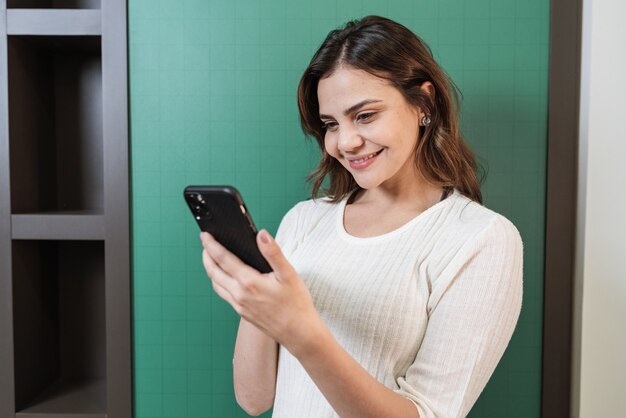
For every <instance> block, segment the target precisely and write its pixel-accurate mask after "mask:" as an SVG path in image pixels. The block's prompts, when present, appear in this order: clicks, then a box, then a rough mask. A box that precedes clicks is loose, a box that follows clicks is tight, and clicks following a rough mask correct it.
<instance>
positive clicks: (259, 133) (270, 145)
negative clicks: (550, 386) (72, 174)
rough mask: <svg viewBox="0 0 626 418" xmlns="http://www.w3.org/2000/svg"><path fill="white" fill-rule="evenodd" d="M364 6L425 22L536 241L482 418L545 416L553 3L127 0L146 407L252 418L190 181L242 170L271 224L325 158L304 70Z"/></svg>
mask: <svg viewBox="0 0 626 418" xmlns="http://www.w3.org/2000/svg"><path fill="white" fill-rule="evenodd" d="M367 14H380V15H383V16H387V17H390V18H392V19H395V20H398V21H399V22H401V23H403V24H405V25H407V26H408V27H410V28H411V29H413V30H414V31H415V32H416V33H418V34H419V35H420V36H422V37H423V38H424V39H425V40H426V41H427V42H428V43H429V45H430V46H431V48H432V50H433V52H434V54H435V56H436V58H437V59H438V60H439V62H440V63H441V64H442V66H443V67H444V68H445V69H446V71H448V73H449V74H450V75H451V76H452V78H453V79H454V80H455V82H456V83H457V84H458V86H459V87H460V89H461V91H462V93H463V96H464V100H463V105H462V127H463V130H464V132H465V134H466V136H467V139H468V141H469V142H470V144H471V145H472V147H473V148H474V150H475V151H476V152H477V154H478V156H479V158H480V160H481V162H482V163H483V164H484V165H485V166H486V168H487V170H488V174H487V178H486V181H485V182H484V184H483V192H484V195H485V203H486V206H488V207H490V208H492V209H494V210H496V211H499V212H501V213H503V214H504V215H505V216H507V217H508V218H509V219H511V220H512V221H513V222H514V223H515V224H516V225H517V227H518V229H519V230H520V232H521V234H522V238H523V240H524V251H525V254H524V263H525V265H524V292H525V294H524V303H523V308H522V314H521V317H520V321H519V324H518V326H517V329H516V331H515V334H514V336H513V339H512V341H511V344H510V345H509V348H508V349H507V351H506V353H505V356H504V358H503V360H502V362H501V364H500V365H499V366H498V368H497V370H496V372H495V374H494V376H493V378H492V379H491V381H490V382H489V384H488V386H487V388H486V389H485V391H484V392H483V394H482V395H481V398H480V399H479V401H478V402H477V404H476V406H475V408H474V409H473V411H472V413H471V414H470V417H474V418H478V417H480V418H496V417H497V418H507V417H508V418H517V417H520V418H522V417H523V418H533V417H539V416H540V400H541V397H540V394H541V335H542V303H543V294H542V290H543V267H542V266H543V254H544V247H543V237H544V203H545V176H546V173H545V161H546V140H547V129H546V127H547V101H548V100H547V94H548V93H547V85H548V82H547V80H548V37H549V1H548V0H529V1H525V2H519V1H513V0H498V1H490V0H475V1H472V2H467V1H463V0H439V1H432V0H419V1H415V0H400V1H392V0H389V1H373V0H370V1H368V0H363V1H355V0H349V1H348V0H320V1H316V2H305V1H287V0H263V1H260V0H236V1H224V0H179V1H171V0H167V1H166V0H158V1H157V0H129V32H130V33H129V42H130V49H129V51H130V52H129V53H130V100H131V103H130V104H131V155H132V190H133V192H132V209H133V231H132V232H133V262H134V267H133V273H134V280H133V292H134V299H133V301H134V355H135V368H134V374H135V415H136V417H138V418H151V417H167V418H170V417H171V418H174V417H189V418H195V417H212V418H235V417H245V416H247V415H246V414H245V413H244V412H243V411H242V410H241V409H239V407H238V406H237V405H236V402H235V399H234V395H233V389H232V376H231V374H232V350H233V346H234V339H235V334H236V326H237V322H238V317H237V316H236V314H235V313H234V312H233V311H232V310H231V309H230V307H229V306H228V305H227V304H226V303H225V302H223V301H222V300H221V299H219V297H217V296H216V295H215V294H213V292H212V290H211V287H210V284H209V282H208V279H207V278H206V275H205V273H204V272H203V268H202V264H201V260H200V250H201V247H200V244H199V241H198V231H197V227H196V225H195V224H194V222H193V219H192V218H191V216H189V214H188V213H187V208H186V207H185V205H184V202H183V199H182V197H181V194H182V189H183V188H184V186H186V185H188V184H218V183H224V184H234V185H236V186H237V187H238V188H239V189H240V190H241V191H242V194H243V195H244V197H245V199H246V201H247V202H248V206H249V209H250V211H251V212H252V213H253V215H254V218H255V221H256V223H257V225H258V226H260V227H265V228H267V229H268V230H270V232H275V231H276V228H277V226H278V223H279V222H280V219H281V217H282V215H283V214H284V213H285V212H286V211H287V210H288V209H289V208H290V207H291V206H292V205H293V204H295V203H296V202H297V201H299V200H302V199H306V198H307V196H308V190H307V188H306V184H305V182H304V176H305V175H306V174H307V173H308V172H309V171H310V170H311V169H312V168H313V167H314V165H315V163H316V161H317V156H318V153H317V150H316V148H315V147H314V146H313V145H311V144H308V143H307V142H306V141H305V139H304V136H303V134H302V133H301V131H300V128H299V124H298V115H297V106H296V95H295V92H296V86H297V82H298V79H299V77H300V74H301V73H302V71H303V70H304V68H305V67H306V65H307V63H308V60H309V59H310V57H311V55H312V53H313V52H314V51H315V49H316V48H317V46H318V45H319V44H320V42H321V41H322V40H323V38H324V36H325V35H326V33H327V32H328V31H329V30H330V29H332V28H334V27H336V26H338V25H340V24H342V23H344V22H345V21H347V20H350V19H354V18H358V17H361V16H364V15H367ZM265 416H269V414H265Z"/></svg>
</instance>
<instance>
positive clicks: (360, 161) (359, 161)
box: [352, 153, 377, 163]
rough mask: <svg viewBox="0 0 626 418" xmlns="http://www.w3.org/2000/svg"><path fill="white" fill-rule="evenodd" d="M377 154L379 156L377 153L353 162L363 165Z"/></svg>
mask: <svg viewBox="0 0 626 418" xmlns="http://www.w3.org/2000/svg"><path fill="white" fill-rule="evenodd" d="M376 154H377V153H373V154H370V155H368V156H367V157H365V158H361V159H360V160H352V162H353V163H362V162H363V161H367V160H369V159H370V158H372V157H373V156H374V155H376Z"/></svg>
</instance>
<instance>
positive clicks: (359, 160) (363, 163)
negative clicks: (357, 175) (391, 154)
mask: <svg viewBox="0 0 626 418" xmlns="http://www.w3.org/2000/svg"><path fill="white" fill-rule="evenodd" d="M381 152H383V150H380V151H377V152H374V153H371V154H366V155H363V156H358V157H356V158H349V159H348V162H349V163H350V167H352V168H354V169H357V170H358V169H363V168H366V167H369V166H370V165H372V164H373V163H374V161H376V157H378V156H379V155H380V153H381Z"/></svg>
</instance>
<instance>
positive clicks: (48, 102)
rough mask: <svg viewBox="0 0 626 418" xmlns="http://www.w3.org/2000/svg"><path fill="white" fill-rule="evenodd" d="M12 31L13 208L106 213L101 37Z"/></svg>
mask: <svg viewBox="0 0 626 418" xmlns="http://www.w3.org/2000/svg"><path fill="white" fill-rule="evenodd" d="M7 38H8V42H7V43H8V78H9V138H10V144H11V146H10V152H9V154H10V155H9V158H10V164H9V165H10V174H11V212H12V213H13V214H22V213H39V212H51V211H52V212H54V211H85V210H87V211H92V212H100V213H101V212H102V209H103V195H104V184H103V140H102V138H103V134H102V59H101V54H100V52H101V41H100V37H78V36H77V37H74V36H8V37H7Z"/></svg>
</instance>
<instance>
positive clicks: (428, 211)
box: [335, 189, 461, 244]
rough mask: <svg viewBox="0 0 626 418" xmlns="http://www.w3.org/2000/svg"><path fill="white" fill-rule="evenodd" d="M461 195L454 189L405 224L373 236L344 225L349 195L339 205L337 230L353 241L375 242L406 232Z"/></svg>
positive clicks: (342, 235)
mask: <svg viewBox="0 0 626 418" xmlns="http://www.w3.org/2000/svg"><path fill="white" fill-rule="evenodd" d="M459 196H461V194H460V193H459V191H458V190H457V189H453V190H452V193H450V195H448V197H446V198H445V199H444V200H442V201H440V202H437V203H435V204H434V205H432V206H431V207H429V208H428V209H426V210H425V211H423V212H420V213H418V214H417V215H415V217H413V218H412V219H410V220H409V221H408V222H406V223H405V224H403V225H401V226H399V227H398V228H396V229H394V230H392V231H389V232H385V233H384V234H381V235H375V236H372V237H357V236H354V235H351V234H349V233H348V231H346V227H345V225H344V217H345V211H346V206H347V202H348V199H350V195H348V196H346V197H344V198H343V199H342V200H341V201H340V202H339V204H338V206H337V213H336V217H335V226H336V229H337V232H338V233H339V236H341V237H342V238H343V239H345V240H348V241H351V242H358V243H368V244H369V243H374V242H377V241H382V240H387V239H390V238H393V237H395V236H396V235H399V234H401V233H403V232H405V231H406V230H408V229H411V227H412V226H413V225H415V224H416V223H418V222H420V221H421V220H422V219H424V218H427V217H429V216H430V214H432V213H433V212H436V211H439V210H440V209H442V208H444V207H446V206H448V205H449V204H451V202H452V201H453V200H456V199H458V198H459Z"/></svg>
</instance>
